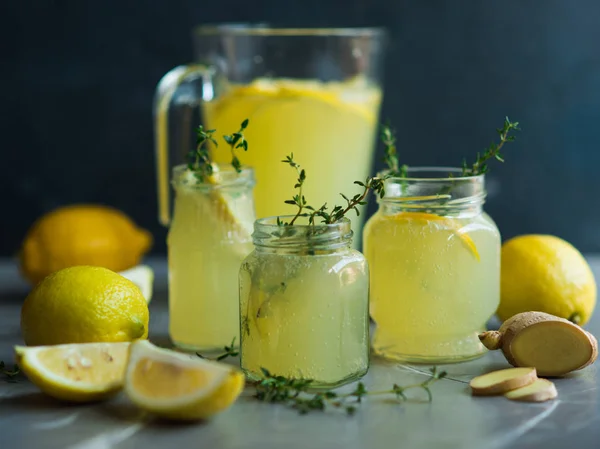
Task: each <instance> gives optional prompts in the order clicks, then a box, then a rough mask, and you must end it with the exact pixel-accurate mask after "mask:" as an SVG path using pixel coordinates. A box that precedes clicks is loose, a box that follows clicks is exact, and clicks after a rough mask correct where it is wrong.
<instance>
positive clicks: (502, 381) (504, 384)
mask: <svg viewBox="0 0 600 449" xmlns="http://www.w3.org/2000/svg"><path fill="white" fill-rule="evenodd" d="M536 380H537V375H536V372H535V368H508V369H503V370H500V371H493V372H491V373H487V374H483V375H482V376H477V377H475V378H473V379H471V382H469V385H470V386H471V391H472V393H473V395H474V396H492V395H497V394H504V393H506V392H509V391H511V390H516V389H518V388H521V387H525V386H527V385H530V384H532V383H534V382H535V381H536Z"/></svg>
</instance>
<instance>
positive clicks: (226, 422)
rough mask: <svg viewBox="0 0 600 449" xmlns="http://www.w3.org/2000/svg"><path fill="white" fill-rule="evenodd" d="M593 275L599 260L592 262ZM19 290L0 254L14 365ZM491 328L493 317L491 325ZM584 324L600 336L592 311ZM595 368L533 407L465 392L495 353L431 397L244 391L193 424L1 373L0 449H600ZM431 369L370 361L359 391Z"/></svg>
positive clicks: (158, 327)
mask: <svg viewBox="0 0 600 449" xmlns="http://www.w3.org/2000/svg"><path fill="white" fill-rule="evenodd" d="M588 260H590V263H591V264H592V268H593V270H594V273H595V275H596V278H597V279H600V258H595V257H589V258H588ZM149 263H150V264H151V265H152V266H153V267H154V268H155V270H156V282H155V296H154V299H153V301H152V303H151V307H150V309H151V326H150V327H151V329H150V336H151V340H154V341H157V342H164V341H165V340H166V339H167V301H166V266H165V262H164V261H163V260H151V261H149ZM27 289H28V287H27V285H26V284H25V283H24V282H23V281H22V280H21V279H20V278H19V275H18V272H17V269H16V266H15V265H14V264H13V263H12V262H10V261H4V262H1V261H0V360H5V361H7V360H12V359H13V353H12V347H13V345H15V344H18V343H21V338H20V331H19V313H20V306H21V303H22V301H23V298H24V297H25V295H26V293H27ZM492 324H493V323H492ZM587 328H588V330H590V331H592V332H593V333H595V334H596V335H599V336H600V312H597V313H596V315H595V316H594V318H593V320H592V322H591V323H590V324H589V325H588V326H587ZM598 366H600V365H593V366H591V367H588V368H587V369H585V370H583V371H581V372H579V373H577V374H574V375H572V376H571V377H570V378H565V379H559V380H557V381H556V386H557V389H558V392H559V397H558V399H556V400H554V401H551V402H547V403H541V404H529V403H518V402H511V401H508V400H506V399H504V398H502V397H499V398H473V397H471V396H470V394H469V389H468V386H467V382H468V380H469V379H471V378H472V377H473V376H475V375H478V374H481V373H484V372H486V371H489V370H491V369H495V368H502V367H506V362H505V361H504V359H503V358H502V356H501V355H500V354H498V353H488V354H487V355H486V356H485V357H483V358H481V359H479V360H476V361H473V362H469V363H463V364H457V365H446V366H443V369H445V370H446V371H447V372H448V374H449V375H448V378H447V379H444V380H442V381H440V382H438V383H437V384H435V385H434V386H433V387H432V390H433V402H431V403H428V402H426V401H425V400H424V398H422V397H420V396H419V395H418V394H415V397H414V398H413V399H411V400H410V401H408V402H404V403H397V402H395V401H390V400H386V399H383V398H367V399H366V400H365V401H364V402H363V403H362V404H361V405H360V406H359V409H358V411H357V413H356V414H355V415H354V416H352V417H349V416H346V415H345V414H344V413H343V412H340V411H337V410H329V411H326V412H313V413H311V414H308V415H303V416H300V415H298V413H297V412H295V411H294V410H290V409H287V408H285V407H282V406H279V405H277V406H276V405H271V404H263V403H259V402H257V401H255V400H254V399H253V398H252V397H251V396H252V391H251V390H252V389H251V388H248V389H247V391H246V392H245V393H244V396H243V397H242V398H240V399H239V400H238V401H237V402H236V403H235V404H234V405H233V407H231V408H230V409H229V410H227V411H225V412H224V413H222V414H220V415H217V416H215V417H214V418H213V419H211V420H209V421H207V422H202V423H195V424H185V425H184V424H166V423H161V422H158V421H155V420H151V419H148V418H147V417H144V416H143V415H142V414H141V413H140V412H139V411H137V410H136V409H135V408H134V407H133V406H132V405H130V404H129V403H128V402H127V399H126V398H124V397H123V396H119V397H117V398H115V399H113V400H112V401H109V402H105V403H100V404H92V405H66V404H62V403H59V402H57V401H54V400H53V399H51V398H48V397H46V396H45V395H43V394H42V393H40V392H39V391H38V390H37V389H36V388H35V387H34V386H33V385H32V384H30V383H29V382H28V381H27V380H26V379H25V378H23V377H19V378H18V380H17V382H16V383H8V382H5V381H3V380H1V379H0V448H4V447H15V448H36V449H45V448H61V449H62V448H74V449H75V448H76V449H109V448H111V449H112V448H114V449H127V448H166V447H179V448H205V447H206V448H215V449H219V448H223V449H229V448H231V449H233V448H236V449H237V448H240V449H241V448H262V449H270V448H284V447H285V448H286V449H294V448H328V449H334V448H344V449H354V448H369V449H378V448H396V447H402V448H432V449H434V448H435V449H450V448H460V449H470V448H477V449H496V448H511V449H521V448H523V449H524V448H537V447H540V448H542V447H543V448H544V449H553V448H567V447H576V448H578V449H585V448H590V449H591V448H593V449H598V448H600V406H599V404H600V396H599V392H600V389H599V385H600V382H599V377H600V375H599V374H598ZM427 370H428V367H427V366H418V365H397V364H391V363H386V362H384V361H381V360H377V359H375V360H373V362H372V365H371V369H370V371H369V374H368V375H367V376H366V377H365V378H364V383H365V384H366V386H367V388H373V389H381V388H389V387H390V386H391V385H392V384H393V383H398V384H400V385H402V384H409V383H415V382H421V381H423V380H424V379H425V378H426V377H425V376H426V373H427Z"/></svg>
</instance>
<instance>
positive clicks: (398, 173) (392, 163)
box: [380, 124, 408, 178]
mask: <svg viewBox="0 0 600 449" xmlns="http://www.w3.org/2000/svg"><path fill="white" fill-rule="evenodd" d="M380 137H381V141H382V142H383V145H384V148H383V153H384V157H383V160H384V161H385V163H386V165H387V166H388V168H389V170H390V175H392V176H394V177H398V178H406V176H407V173H408V165H406V164H402V165H399V162H398V151H397V149H396V135H395V133H394V131H392V128H390V126H389V125H388V124H385V125H382V127H381V134H380Z"/></svg>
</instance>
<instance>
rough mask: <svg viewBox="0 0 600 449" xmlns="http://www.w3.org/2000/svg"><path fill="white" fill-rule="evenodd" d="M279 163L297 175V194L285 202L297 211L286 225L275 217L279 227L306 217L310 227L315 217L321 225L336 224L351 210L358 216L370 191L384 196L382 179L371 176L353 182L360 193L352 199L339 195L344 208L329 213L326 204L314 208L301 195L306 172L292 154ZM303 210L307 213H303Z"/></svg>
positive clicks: (335, 208) (334, 209)
mask: <svg viewBox="0 0 600 449" xmlns="http://www.w3.org/2000/svg"><path fill="white" fill-rule="evenodd" d="M281 162H283V163H284V164H287V165H289V166H290V167H292V168H293V169H294V170H296V172H297V173H298V179H297V180H296V184H295V185H294V188H295V189H298V193H297V194H295V195H294V196H293V197H292V198H291V199H289V200H285V204H290V205H292V206H296V207H297V208H298V210H297V211H296V215H294V217H293V218H292V219H291V220H290V221H289V222H287V223H286V222H283V221H281V219H280V218H279V217H277V224H278V225H280V226H292V225H293V224H294V222H295V221H296V220H297V219H298V218H299V217H308V223H309V224H311V225H314V224H315V220H316V218H317V217H319V218H321V219H322V223H323V224H332V223H337V222H338V221H340V220H341V219H342V218H343V217H345V216H346V214H348V212H350V211H352V210H353V211H355V212H356V215H360V211H359V209H358V206H363V205H365V204H367V202H366V201H365V198H366V196H367V194H368V193H369V191H370V190H372V191H374V192H375V193H376V194H377V195H379V196H380V197H381V198H383V197H384V195H385V190H384V179H383V178H380V177H377V176H372V177H369V178H367V179H366V180H365V182H362V181H354V184H356V185H359V186H361V187H362V188H363V191H362V193H357V194H356V195H354V196H353V197H352V198H349V197H348V196H346V195H344V194H343V193H340V195H341V197H342V198H343V199H344V201H346V205H345V206H339V205H337V206H334V207H333V209H331V211H329V210H328V206H327V203H325V204H323V205H322V206H321V207H319V208H315V207H313V206H311V205H310V204H308V202H307V201H306V198H305V197H304V194H303V193H302V188H303V186H304V182H305V181H306V171H305V170H304V169H303V168H301V166H300V164H298V163H297V162H296V161H295V160H294V153H291V154H290V155H289V156H286V158H285V159H284V160H283V161H281ZM305 210H307V211H309V212H304V211H305Z"/></svg>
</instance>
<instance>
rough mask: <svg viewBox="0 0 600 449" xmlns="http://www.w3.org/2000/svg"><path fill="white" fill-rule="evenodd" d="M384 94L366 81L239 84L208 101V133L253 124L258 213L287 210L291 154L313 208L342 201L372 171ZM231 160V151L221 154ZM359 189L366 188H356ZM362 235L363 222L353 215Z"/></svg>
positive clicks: (218, 154) (250, 158) (251, 156)
mask: <svg viewBox="0 0 600 449" xmlns="http://www.w3.org/2000/svg"><path fill="white" fill-rule="evenodd" d="M380 102H381V91H380V90H379V89H377V88H374V87H371V86H370V85H368V84H367V83H366V82H365V81H364V80H363V79H362V78H355V79H353V80H351V81H347V82H329V83H321V82H317V81H302V80H290V79H269V80H268V79H258V80H256V81H254V82H252V83H250V84H248V85H243V86H233V87H231V88H230V89H229V90H228V91H226V92H225V93H223V94H222V95H220V96H218V97H217V99H216V100H213V101H210V102H206V103H203V104H202V110H203V117H204V119H205V122H206V123H207V125H208V126H209V127H210V128H213V129H214V128H216V129H217V130H229V129H237V127H238V126H239V123H240V122H241V121H242V120H244V119H246V118H249V119H250V123H251V126H249V127H248V129H247V131H246V132H245V135H246V137H247V139H248V140H249V141H251V142H252V151H250V152H248V153H247V154H244V161H246V162H247V163H248V165H251V166H252V167H254V169H255V170H256V176H257V180H258V182H257V185H256V188H255V199H256V210H257V216H259V217H269V216H274V215H279V214H282V213H289V212H290V210H289V207H286V206H285V204H284V201H285V200H286V199H288V198H290V197H291V196H292V194H293V184H292V183H290V173H289V171H288V170H286V169H285V168H284V167H283V166H282V165H281V162H280V161H281V160H283V159H284V158H285V156H286V155H288V154H290V153H293V154H294V157H295V158H296V159H298V160H302V161H303V168H305V169H306V173H307V175H308V178H309V179H310V182H307V183H306V185H305V187H304V195H305V196H306V198H307V199H309V200H310V202H311V204H312V205H313V206H314V207H319V206H321V204H323V203H325V202H327V204H329V205H333V204H336V203H338V202H339V201H340V199H341V198H340V196H339V192H342V191H344V192H345V193H347V194H349V193H352V192H347V186H351V185H353V182H354V181H356V180H364V179H365V178H366V177H367V176H368V174H369V173H370V171H371V164H372V155H373V148H374V143H375V132H376V130H377V123H378V112H379V106H380ZM214 153H215V158H216V160H220V161H221V162H225V161H226V160H227V157H228V155H227V152H224V151H215V152H214ZM356 187H357V189H356V192H355V193H358V192H359V191H360V189H359V188H358V186H356ZM351 220H352V228H353V229H354V230H355V231H357V232H358V231H359V230H360V226H361V223H362V214H361V217H356V216H355V215H354V216H352V217H351Z"/></svg>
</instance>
